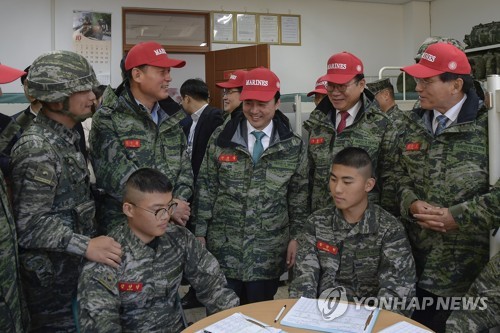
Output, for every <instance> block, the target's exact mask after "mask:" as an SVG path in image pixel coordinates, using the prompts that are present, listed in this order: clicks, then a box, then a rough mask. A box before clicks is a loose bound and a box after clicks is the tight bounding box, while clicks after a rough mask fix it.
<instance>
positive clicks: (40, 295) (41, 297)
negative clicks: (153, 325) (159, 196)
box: [12, 113, 95, 329]
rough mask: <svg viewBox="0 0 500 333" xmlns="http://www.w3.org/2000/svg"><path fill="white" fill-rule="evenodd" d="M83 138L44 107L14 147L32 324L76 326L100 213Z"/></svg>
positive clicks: (16, 197) (20, 233)
mask: <svg viewBox="0 0 500 333" xmlns="http://www.w3.org/2000/svg"><path fill="white" fill-rule="evenodd" d="M78 140H79V135H78V133H77V132H76V131H74V130H69V129H67V128H65V127H64V126H63V125H62V124H59V123H57V122H55V121H53V120H51V119H49V118H47V117H46V116H45V115H44V114H42V113H41V114H39V115H38V116H37V118H36V119H35V121H34V123H33V125H32V126H31V127H30V128H29V129H28V130H26V131H25V132H24V133H23V135H22V136H21V138H20V139H19V141H18V142H17V143H16V145H15V146H14V148H13V151H12V182H13V196H14V205H13V206H14V216H15V219H16V224H17V230H18V236H19V239H18V241H19V247H20V253H21V264H22V274H23V275H22V277H23V284H24V287H25V290H26V293H27V300H28V305H29V309H30V313H31V317H32V323H33V328H37V327H38V326H42V325H44V324H55V325H56V326H55V327H64V328H68V329H69V328H71V327H73V328H74V323H73V318H72V314H71V299H72V296H74V291H75V290H76V281H77V279H78V271H79V267H80V263H81V260H82V257H83V256H84V255H85V252H86V250H87V246H88V243H89V241H90V237H91V236H93V223H92V220H93V217H94V213H95V209H94V201H93V200H92V198H91V194H90V185H89V175H88V170H87V168H86V163H85V159H84V157H83V154H82V153H81V152H79V151H78V150H77V148H76V145H77V144H78ZM52 316H53V317H52ZM42 317H44V318H46V319H47V320H48V322H43V320H42Z"/></svg>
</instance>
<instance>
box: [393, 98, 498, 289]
mask: <svg viewBox="0 0 500 333" xmlns="http://www.w3.org/2000/svg"><path fill="white" fill-rule="evenodd" d="M402 114H403V118H402V123H401V128H400V129H399V134H398V140H397V142H398V147H397V152H396V154H397V155H398V157H399V163H398V164H396V167H395V168H394V169H393V177H394V179H396V180H397V182H398V183H399V193H398V194H399V198H400V201H399V202H400V208H401V215H402V218H403V221H404V222H405V226H406V228H407V232H408V235H409V238H410V242H411V244H412V248H413V252H414V256H415V262H416V265H417V276H418V278H419V282H418V285H419V287H421V288H422V289H424V290H427V291H429V292H431V293H433V294H435V295H439V296H462V295H463V294H464V293H465V292H466V291H467V290H468V289H469V287H470V285H471V283H472V282H473V281H474V279H475V278H476V276H477V275H478V274H479V272H480V271H481V269H482V268H483V267H484V265H485V264H486V262H487V261H488V248H489V246H488V243H489V232H488V231H489V229H490V228H491V225H493V221H494V219H498V216H495V214H491V213H489V211H488V209H489V208H488V207H498V206H499V205H500V187H496V188H495V189H493V190H491V191H490V189H489V183H488V182H489V179H488V131H487V128H488V127H487V125H488V113H487V110H486V108H484V107H480V101H479V99H478V97H477V95H476V94H475V93H474V92H473V91H470V92H469V93H468V94H467V99H466V100H465V103H464V104H463V106H462V109H461V110H460V113H459V115H458V118H457V121H456V122H455V123H453V124H452V125H450V126H448V127H447V128H446V129H445V130H444V131H443V132H442V133H441V134H439V135H438V136H434V134H433V131H432V117H433V114H432V110H424V109H421V108H418V109H414V110H413V111H411V112H404V113H402ZM416 200H423V201H425V202H428V203H430V204H433V205H437V206H439V207H447V208H449V209H450V213H451V214H452V215H453V217H454V219H455V221H456V222H457V224H458V225H459V229H458V230H457V231H452V232H447V233H440V232H436V231H432V230H429V229H422V228H421V227H420V226H419V225H418V224H417V223H416V221H415V220H414V219H413V218H412V216H411V214H410V213H409V208H410V205H411V204H412V203H413V202H414V201H416Z"/></svg>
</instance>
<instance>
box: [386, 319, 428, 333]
mask: <svg viewBox="0 0 500 333" xmlns="http://www.w3.org/2000/svg"><path fill="white" fill-rule="evenodd" d="M379 333H432V331H429V330H426V329H424V328H420V327H418V326H415V325H413V324H411V323H409V322H407V321H400V322H399V323H396V324H394V325H391V326H389V327H387V328H384V329H383V330H381V331H380V332H379Z"/></svg>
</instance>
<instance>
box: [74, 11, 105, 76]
mask: <svg viewBox="0 0 500 333" xmlns="http://www.w3.org/2000/svg"><path fill="white" fill-rule="evenodd" d="M73 51H74V52H76V53H78V54H81V55H82V56H84V57H85V58H86V59H87V60H88V61H89V62H90V64H91V65H92V67H93V68H94V71H95V73H96V76H97V79H98V80H99V82H100V83H101V84H106V85H107V84H110V82H111V77H110V73H111V13H97V12H91V11H77V10H74V11H73Z"/></svg>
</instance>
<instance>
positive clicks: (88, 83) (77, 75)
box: [27, 51, 99, 102]
mask: <svg viewBox="0 0 500 333" xmlns="http://www.w3.org/2000/svg"><path fill="white" fill-rule="evenodd" d="M27 81H28V95H30V96H32V97H34V98H36V99H38V100H39V101H44V102H61V101H63V100H64V99H65V98H67V97H69V96H71V95H72V94H74V93H76V92H80V91H87V90H91V89H94V88H96V87H97V86H99V81H97V78H96V76H95V73H94V69H93V68H92V66H91V65H90V63H89V62H88V61H87V59H85V58H84V57H83V56H81V55H79V54H77V53H74V52H70V51H52V52H48V53H45V54H42V55H41V56H39V57H38V58H36V59H35V61H34V62H33V64H32V65H31V68H30V71H29V73H28V78H27Z"/></svg>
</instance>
